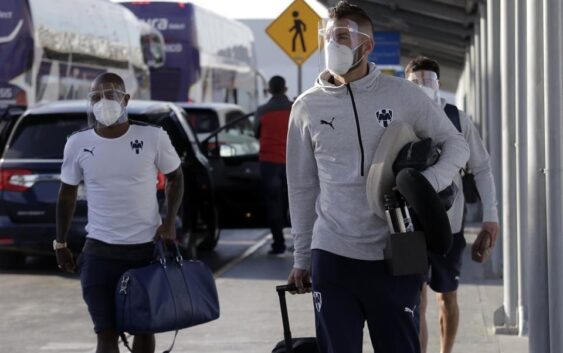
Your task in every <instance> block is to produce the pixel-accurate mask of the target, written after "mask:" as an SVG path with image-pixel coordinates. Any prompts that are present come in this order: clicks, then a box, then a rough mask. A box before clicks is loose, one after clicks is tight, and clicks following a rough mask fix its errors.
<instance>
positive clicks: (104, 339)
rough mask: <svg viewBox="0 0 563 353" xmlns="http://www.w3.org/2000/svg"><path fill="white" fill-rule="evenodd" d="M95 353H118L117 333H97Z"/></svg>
mask: <svg viewBox="0 0 563 353" xmlns="http://www.w3.org/2000/svg"><path fill="white" fill-rule="evenodd" d="M97 336H98V345H97V346H96V353H119V348H118V347H117V333H116V332H115V331H102V332H99V333H98V335H97Z"/></svg>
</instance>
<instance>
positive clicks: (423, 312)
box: [418, 283, 428, 353]
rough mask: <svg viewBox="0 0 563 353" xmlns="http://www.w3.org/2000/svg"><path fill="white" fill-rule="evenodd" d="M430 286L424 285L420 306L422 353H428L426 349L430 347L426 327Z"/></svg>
mask: <svg viewBox="0 0 563 353" xmlns="http://www.w3.org/2000/svg"><path fill="white" fill-rule="evenodd" d="M427 292H428V286H427V285H426V283H424V284H423V285H422V290H421V291H420V306H419V316H420V319H419V320H420V332H419V333H418V339H419V341H420V352H421V353H426V348H427V347H428V326H427V325H426V306H427V304H428V297H427Z"/></svg>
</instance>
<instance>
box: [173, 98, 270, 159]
mask: <svg viewBox="0 0 563 353" xmlns="http://www.w3.org/2000/svg"><path fill="white" fill-rule="evenodd" d="M177 104H178V105H179V106H181V107H182V108H183V109H184V111H185V112H186V114H187V116H188V121H189V123H190V125H191V126H192V128H193V129H194V131H195V132H196V134H197V137H198V138H199V140H200V141H202V140H204V139H206V138H207V137H209V135H211V134H212V133H214V132H215V131H217V130H218V129H220V128H221V127H223V126H225V125H227V124H229V123H231V122H232V121H235V120H237V119H238V118H240V117H241V116H243V115H245V113H244V111H243V109H242V107H240V106H238V105H236V104H231V103H177ZM253 117H254V115H249V117H248V118H246V119H243V120H237V121H238V123H237V124H234V125H229V126H230V127H229V128H227V129H222V130H221V131H220V132H219V139H218V143H219V146H220V147H219V148H220V149H219V154H220V156H222V157H228V156H234V155H241V154H258V151H259V149H260V145H259V143H258V140H257V139H256V138H255V137H254V120H253Z"/></svg>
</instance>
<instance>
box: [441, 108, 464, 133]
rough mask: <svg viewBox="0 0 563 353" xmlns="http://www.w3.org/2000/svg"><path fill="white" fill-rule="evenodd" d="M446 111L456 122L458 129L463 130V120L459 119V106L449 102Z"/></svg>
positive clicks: (453, 121)
mask: <svg viewBox="0 0 563 353" xmlns="http://www.w3.org/2000/svg"><path fill="white" fill-rule="evenodd" d="M444 112H445V113H446V115H447V116H448V118H449V119H450V121H451V122H452V124H454V126H455V128H456V129H457V131H459V132H462V131H461V122H460V121H459V110H458V109H457V107H456V106H455V105H453V104H449V103H448V104H446V106H445V107H444Z"/></svg>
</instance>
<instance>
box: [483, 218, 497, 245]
mask: <svg viewBox="0 0 563 353" xmlns="http://www.w3.org/2000/svg"><path fill="white" fill-rule="evenodd" d="M481 229H482V230H486V231H487V232H489V234H490V235H491V250H492V249H493V248H494V247H495V244H496V242H497V237H498V233H499V229H500V228H499V225H498V223H497V222H483V224H482V225H481Z"/></svg>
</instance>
